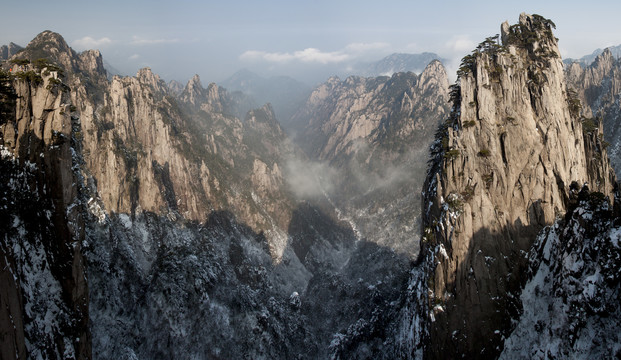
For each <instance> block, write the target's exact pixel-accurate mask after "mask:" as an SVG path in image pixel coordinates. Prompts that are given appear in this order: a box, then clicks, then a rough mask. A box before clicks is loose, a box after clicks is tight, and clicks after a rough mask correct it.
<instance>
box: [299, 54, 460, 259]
mask: <svg viewBox="0 0 621 360" xmlns="http://www.w3.org/2000/svg"><path fill="white" fill-rule="evenodd" d="M447 101H448V79H447V76H446V71H445V69H444V67H443V66H442V64H441V63H440V62H439V61H432V62H431V63H430V64H428V65H427V67H426V68H425V70H424V71H423V72H422V73H421V74H420V75H416V74H414V73H396V74H394V75H393V76H392V77H377V78H362V77H349V78H347V79H346V80H343V81H341V80H340V79H338V78H336V77H333V78H331V79H329V80H328V81H327V82H326V83H324V84H322V85H320V86H319V87H317V88H316V89H315V90H314V91H313V93H312V94H311V95H310V97H309V98H308V100H307V102H306V104H305V106H303V107H302V108H301V109H300V110H299V111H298V113H297V114H296V115H295V117H294V118H295V119H297V120H296V121H299V122H301V123H306V124H307V125H306V129H305V130H304V131H303V132H302V133H301V134H300V135H299V136H298V139H299V140H298V143H299V144H300V145H301V146H302V148H303V149H304V150H305V151H306V153H307V154H308V155H309V157H310V158H311V159H313V160H314V161H317V162H321V163H324V164H329V168H330V170H331V171H332V172H331V173H330V172H328V171H324V172H323V173H321V174H320V175H322V176H324V177H325V178H326V179H328V180H329V184H328V185H329V186H325V188H327V189H328V188H329V189H331V191H327V193H328V194H329V196H330V198H331V200H332V201H333V203H334V204H335V205H336V206H337V207H338V208H340V209H341V211H342V212H343V213H344V215H345V216H347V217H348V218H350V219H351V221H353V223H355V224H356V227H357V229H358V231H359V233H360V236H361V237H363V238H367V239H369V240H370V241H373V242H376V243H378V244H380V245H382V246H389V247H391V248H393V249H395V250H397V251H399V252H401V253H404V254H408V255H409V256H413V257H415V256H416V254H417V253H418V234H419V228H418V216H419V215H420V209H419V206H418V194H417V193H416V192H412V191H411V189H412V188H420V186H421V185H422V183H423V181H424V169H425V167H426V161H427V155H426V152H427V148H428V146H429V144H430V140H431V139H432V135H433V131H434V129H435V128H436V126H437V124H439V123H440V122H441V121H442V120H443V119H444V118H445V117H446V116H447V115H448V112H449V108H448V105H447V104H448V103H447ZM334 174H338V175H334ZM397 219H398V220H397Z"/></svg>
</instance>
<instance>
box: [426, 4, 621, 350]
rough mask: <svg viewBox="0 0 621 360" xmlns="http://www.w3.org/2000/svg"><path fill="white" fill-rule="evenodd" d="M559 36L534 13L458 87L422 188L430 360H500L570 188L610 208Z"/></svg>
mask: <svg viewBox="0 0 621 360" xmlns="http://www.w3.org/2000/svg"><path fill="white" fill-rule="evenodd" d="M553 27H554V24H553V23H552V22H551V21H549V20H547V19H545V18H543V17H541V16H538V15H532V16H531V15H526V14H522V15H520V20H519V23H518V24H516V25H512V26H510V25H509V24H508V23H504V24H503V25H502V27H501V35H500V38H498V37H492V38H488V39H486V40H485V41H484V42H482V43H481V44H480V45H479V46H478V47H477V49H476V50H474V51H473V53H472V54H471V55H468V56H466V57H465V58H464V60H463V62H462V65H461V68H460V70H459V72H458V81H457V84H456V85H454V86H453V87H452V90H451V97H452V100H453V112H452V115H451V117H450V118H449V120H448V121H447V122H446V123H445V124H444V125H443V126H442V127H441V128H440V130H439V131H438V134H437V139H436V142H435V143H434V145H433V147H432V154H433V155H432V157H433V159H432V163H431V168H430V171H429V174H428V177H427V180H426V184H425V187H424V190H423V196H424V199H423V211H424V218H423V221H424V238H423V243H424V244H423V248H424V250H423V252H422V253H421V256H422V258H421V259H422V261H423V263H424V265H423V268H424V270H423V271H425V272H426V274H427V275H426V286H427V288H428V291H429V292H428V296H426V297H424V301H425V302H426V306H427V315H426V321H425V327H426V330H425V336H426V337H427V342H426V343H425V354H426V355H427V356H428V357H430V358H441V357H442V358H444V357H461V356H466V357H480V356H497V355H498V354H499V353H500V351H501V350H502V346H503V339H504V338H505V337H507V336H508V334H509V332H510V331H511V328H512V322H511V319H512V318H515V317H516V316H517V315H518V314H519V313H520V311H521V303H520V300H519V298H518V296H517V295H518V294H519V291H520V288H521V285H522V284H523V283H524V282H525V281H526V278H525V276H524V274H525V270H526V268H527V261H526V260H527V257H526V256H525V255H526V254H527V252H528V251H529V249H530V248H531V246H532V244H533V242H534V240H535V237H536V235H537V233H538V232H539V231H540V230H541V229H542V228H543V227H544V226H545V225H548V224H551V223H552V222H553V221H554V220H555V219H557V218H558V217H560V216H563V215H564V214H565V212H566V210H567V208H568V203H569V198H570V192H571V189H570V186H569V185H570V183H571V182H572V181H577V182H578V183H579V184H583V183H588V184H590V186H591V188H592V190H594V191H598V192H601V193H602V194H603V195H602V196H608V197H610V198H612V196H611V195H612V188H613V184H614V182H615V177H614V174H613V172H612V169H611V168H610V166H609V164H608V160H607V156H606V152H605V147H604V146H603V143H602V140H601V129H600V130H599V131H598V130H597V129H594V128H593V129H592V128H588V127H587V126H585V125H584V124H583V122H582V121H581V118H580V117H579V115H580V114H579V112H576V111H575V109H574V108H572V106H571V105H572V104H573V102H572V97H571V96H570V94H568V89H567V86H566V83H565V78H564V74H563V66H562V63H561V60H560V55H559V52H558V47H557V43H556V39H555V38H554V36H553V34H552V28H553ZM464 309H468V311H464Z"/></svg>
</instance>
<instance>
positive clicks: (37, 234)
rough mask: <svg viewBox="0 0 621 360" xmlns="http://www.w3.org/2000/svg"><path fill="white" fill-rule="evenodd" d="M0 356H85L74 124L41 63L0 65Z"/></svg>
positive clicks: (65, 99)
mask: <svg viewBox="0 0 621 360" xmlns="http://www.w3.org/2000/svg"><path fill="white" fill-rule="evenodd" d="M1 77H2V100H3V111H2V114H1V118H0V146H1V152H2V155H1V157H2V158H1V159H0V166H1V167H2V171H1V173H2V185H1V190H0V191H1V192H2V198H1V200H0V215H1V217H2V223H1V225H0V226H1V228H2V230H1V231H2V233H3V234H4V235H3V238H2V239H1V244H2V246H1V249H2V250H1V252H2V259H3V263H4V266H3V269H2V275H1V276H2V280H3V281H2V284H3V286H2V289H3V290H2V300H1V302H2V305H3V306H2V315H0V317H1V318H2V329H3V330H2V332H3V336H2V344H1V349H2V358H24V357H26V356H29V357H33V358H89V357H90V354H91V341H90V340H91V339H90V331H89V328H88V326H89V317H88V301H89V293H88V290H89V289H88V285H87V282H86V270H85V259H84V257H83V254H82V244H83V240H84V219H83V214H84V212H85V210H86V207H85V205H86V204H85V203H86V202H85V199H84V195H83V191H82V190H83V189H82V187H83V183H82V174H81V172H80V171H79V166H80V163H81V155H80V153H81V144H80V142H79V140H78V139H77V138H76V137H77V136H79V133H80V129H81V124H80V121H79V120H78V119H77V118H75V117H72V116H70V112H71V105H70V104H71V100H70V94H69V93H68V87H67V85H66V84H65V82H66V81H67V80H68V79H67V78H66V77H65V75H64V72H63V71H62V69H60V68H59V67H58V66H56V65H52V64H50V63H48V62H47V61H37V62H33V63H30V62H28V61H20V62H14V63H12V64H8V65H5V66H3V69H2V75H1Z"/></svg>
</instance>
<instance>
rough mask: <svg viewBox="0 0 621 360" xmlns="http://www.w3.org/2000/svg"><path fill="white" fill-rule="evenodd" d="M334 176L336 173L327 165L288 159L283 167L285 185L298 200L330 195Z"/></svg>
mask: <svg viewBox="0 0 621 360" xmlns="http://www.w3.org/2000/svg"><path fill="white" fill-rule="evenodd" d="M336 176H337V173H336V171H335V170H334V169H332V168H330V166H328V165H327V164H325V163H324V164H322V163H318V162H313V161H310V160H300V159H289V160H288V161H287V163H286V166H285V178H286V181H287V184H288V185H289V188H290V189H291V191H292V192H293V193H294V194H295V196H296V197H298V198H299V199H309V198H312V197H316V196H322V195H324V194H330V193H331V192H332V191H333V190H334V189H333V187H334V185H333V184H334V179H335V178H336Z"/></svg>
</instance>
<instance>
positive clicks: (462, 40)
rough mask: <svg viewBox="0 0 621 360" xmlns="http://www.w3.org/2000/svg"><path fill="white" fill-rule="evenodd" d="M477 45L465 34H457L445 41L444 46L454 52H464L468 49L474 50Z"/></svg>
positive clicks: (467, 51)
mask: <svg viewBox="0 0 621 360" xmlns="http://www.w3.org/2000/svg"><path fill="white" fill-rule="evenodd" d="M476 46H477V43H475V42H474V41H472V39H470V37H469V36H467V35H459V36H455V37H453V38H452V39H451V40H449V41H448V42H447V43H446V48H447V49H448V50H449V51H450V52H452V53H455V54H464V55H465V54H466V53H469V52H470V51H472V50H474V48H475V47H476Z"/></svg>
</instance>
